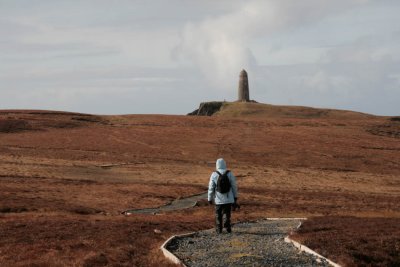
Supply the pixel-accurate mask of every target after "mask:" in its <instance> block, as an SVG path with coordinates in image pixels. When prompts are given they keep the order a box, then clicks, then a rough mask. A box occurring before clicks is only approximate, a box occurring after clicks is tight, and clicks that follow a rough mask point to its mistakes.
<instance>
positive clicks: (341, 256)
mask: <svg viewBox="0 0 400 267" xmlns="http://www.w3.org/2000/svg"><path fill="white" fill-rule="evenodd" d="M292 238H294V239H295V240H297V241H299V242H301V243H303V244H305V245H307V246H308V247H310V248H312V249H314V250H316V251H317V252H318V253H320V254H322V255H324V256H327V257H329V258H330V259H332V260H333V261H335V262H337V263H339V264H341V265H343V266H400V218H357V217H331V216H327V217H315V218H311V219H309V220H307V221H305V222H304V223H303V225H302V227H301V228H300V230H299V231H298V232H297V233H295V234H294V235H293V236H292Z"/></svg>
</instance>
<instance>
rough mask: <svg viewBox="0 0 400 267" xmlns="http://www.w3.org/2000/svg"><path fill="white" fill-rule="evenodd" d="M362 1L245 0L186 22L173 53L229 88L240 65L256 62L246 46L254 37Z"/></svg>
mask: <svg viewBox="0 0 400 267" xmlns="http://www.w3.org/2000/svg"><path fill="white" fill-rule="evenodd" d="M364 2H366V1H359V0H350V1H349V0H340V1H327V0H323V1H321V0H306V1H295V0H293V1H278V0H269V1H261V0H253V1H245V2H242V4H239V5H237V6H236V9H235V10H233V11H232V12H231V13H228V14H222V15H220V16H216V17H208V18H206V19H204V20H203V21H201V22H196V23H188V24H187V25H186V27H185V28H184V30H183V33H182V37H181V42H180V44H179V46H178V47H177V49H176V51H175V54H178V55H180V56H181V57H182V58H183V59H184V60H186V61H189V62H190V63H192V64H193V65H195V66H196V67H198V68H199V69H200V70H201V71H202V72H203V73H204V74H205V76H206V78H207V79H208V80H209V81H210V82H211V83H212V84H214V85H217V86H219V87H222V88H223V89H227V88H231V87H232V79H233V78H236V77H237V75H238V73H239V71H240V70H241V69H242V68H245V69H249V70H250V72H251V71H252V69H253V68H254V67H255V66H256V65H257V62H256V57H255V56H254V54H253V53H252V50H251V48H250V44H251V42H253V41H254V39H257V38H260V37H268V36H269V35H272V34H273V33H276V32H278V31H282V30H288V29H293V28H298V27H301V26H302V25H306V24H308V23H311V22H314V21H318V20H320V19H321V18H324V17H325V16H328V15H330V14H334V13H336V12H339V11H341V10H345V9H349V8H351V7H354V6H355V5H357V4H361V3H364Z"/></svg>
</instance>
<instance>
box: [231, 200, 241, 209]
mask: <svg viewBox="0 0 400 267" xmlns="http://www.w3.org/2000/svg"><path fill="white" fill-rule="evenodd" d="M236 210H240V205H239V204H238V203H237V202H236V201H235V203H233V204H232V211H236Z"/></svg>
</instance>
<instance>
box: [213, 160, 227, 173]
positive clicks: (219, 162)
mask: <svg viewBox="0 0 400 267" xmlns="http://www.w3.org/2000/svg"><path fill="white" fill-rule="evenodd" d="M215 166H216V168H217V171H219V172H220V173H221V174H223V173H224V172H226V162H225V160H224V159H222V158H221V159H217V162H216V163H215Z"/></svg>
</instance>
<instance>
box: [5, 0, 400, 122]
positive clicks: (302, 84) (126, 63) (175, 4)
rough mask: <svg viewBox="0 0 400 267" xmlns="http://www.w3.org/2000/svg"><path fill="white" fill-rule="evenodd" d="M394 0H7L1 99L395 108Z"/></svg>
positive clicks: (49, 105)
mask: <svg viewBox="0 0 400 267" xmlns="http://www.w3.org/2000/svg"><path fill="white" fill-rule="evenodd" d="M399 14H400V1H398V0H376V1H373V0H370V1H368V0H302V1H299V0H262V1H258V0H250V1H244V0H243V1H235V0H226V1H216V0H213V1H211V0H210V1H208V0H203V1H196V0H192V1H190V0H168V1H167V0H143V1H140V0H65V1H64V0H0V109H16V108H17V109H50V110H67V111H77V112H86V113H96V114H136V113H161V114H186V113H188V112H190V111H192V110H194V109H195V108H197V106H198V104H199V103H200V102H202V101H210V100H224V99H225V100H227V101H234V100H236V98H237V83H238V75H239V72H240V71H241V69H243V68H245V69H246V70H247V71H248V73H249V84H250V98H251V99H254V100H256V101H258V102H263V103H270V104H277V105H305V106H313V107H324V108H338V109H349V110H356V111H362V112H367V113H372V114H378V115H400V15H399Z"/></svg>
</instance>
